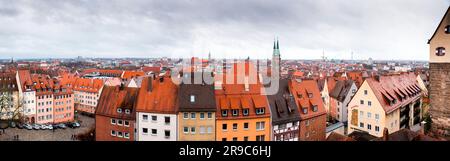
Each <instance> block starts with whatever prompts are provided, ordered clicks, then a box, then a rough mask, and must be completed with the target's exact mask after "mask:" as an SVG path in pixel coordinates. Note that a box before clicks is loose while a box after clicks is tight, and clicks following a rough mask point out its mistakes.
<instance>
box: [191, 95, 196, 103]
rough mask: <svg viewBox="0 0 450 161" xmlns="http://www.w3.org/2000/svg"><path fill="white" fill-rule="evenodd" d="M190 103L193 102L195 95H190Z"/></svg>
mask: <svg viewBox="0 0 450 161" xmlns="http://www.w3.org/2000/svg"><path fill="white" fill-rule="evenodd" d="M190 100H191V103H195V95H191V99H190Z"/></svg>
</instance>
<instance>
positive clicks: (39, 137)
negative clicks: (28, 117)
mask: <svg viewBox="0 0 450 161" xmlns="http://www.w3.org/2000/svg"><path fill="white" fill-rule="evenodd" d="M78 119H79V120H80V122H81V127H80V128H76V129H71V128H66V129H56V130H55V131H54V132H53V130H27V129H18V128H8V129H6V130H5V132H6V134H3V133H2V134H1V135H0V141H12V140H14V135H19V141H72V139H71V137H72V135H73V134H75V135H76V134H80V133H84V132H87V131H88V130H89V129H90V128H93V127H94V126H95V119H94V118H91V117H87V116H83V115H78Z"/></svg>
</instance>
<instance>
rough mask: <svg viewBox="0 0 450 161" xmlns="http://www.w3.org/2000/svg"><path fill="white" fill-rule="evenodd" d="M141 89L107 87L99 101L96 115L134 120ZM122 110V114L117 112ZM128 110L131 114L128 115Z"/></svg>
mask: <svg viewBox="0 0 450 161" xmlns="http://www.w3.org/2000/svg"><path fill="white" fill-rule="evenodd" d="M138 92H139V89H137V88H128V87H123V88H121V87H119V86H105V87H104V88H103V90H102V94H101V96H100V99H99V101H98V105H97V109H96V112H95V114H96V115H102V116H107V117H114V118H122V119H134V118H135V112H136V111H135V102H136V99H137V96H138ZM118 108H121V110H122V112H121V113H119V112H117V110H118ZM126 109H129V110H130V114H126V112H125V111H126Z"/></svg>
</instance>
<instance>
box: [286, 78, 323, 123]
mask: <svg viewBox="0 0 450 161" xmlns="http://www.w3.org/2000/svg"><path fill="white" fill-rule="evenodd" d="M289 88H290V89H291V91H292V95H293V96H294V98H295V100H296V103H297V107H298V108H299V109H298V110H299V111H300V118H301V119H302V120H304V119H308V118H312V117H316V116H319V115H323V114H325V113H326V112H325V108H324V107H323V102H322V98H321V96H320V91H319V86H318V85H317V81H315V80H301V81H297V80H295V79H293V80H291V81H290V87H289ZM308 94H312V98H309V95H308ZM313 106H317V111H316V112H314V111H313ZM303 108H307V110H308V111H307V113H306V114H305V113H304V112H303Z"/></svg>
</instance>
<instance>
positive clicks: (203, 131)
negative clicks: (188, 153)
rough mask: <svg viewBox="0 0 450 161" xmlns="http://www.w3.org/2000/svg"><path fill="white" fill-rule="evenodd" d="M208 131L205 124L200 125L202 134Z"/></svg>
mask: <svg viewBox="0 0 450 161" xmlns="http://www.w3.org/2000/svg"><path fill="white" fill-rule="evenodd" d="M204 133H206V129H205V127H204V126H200V134H204Z"/></svg>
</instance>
